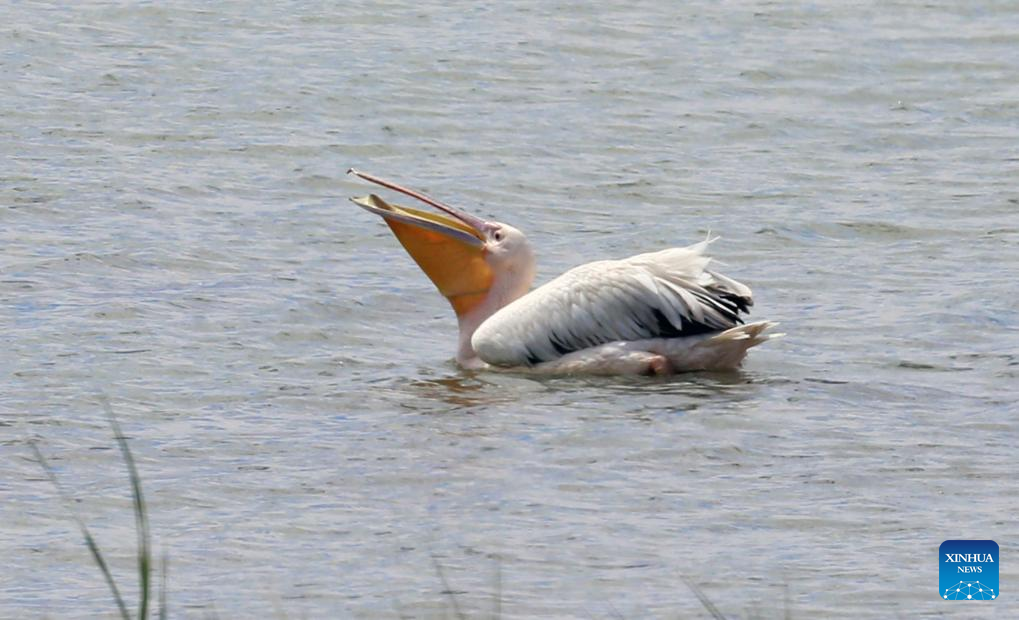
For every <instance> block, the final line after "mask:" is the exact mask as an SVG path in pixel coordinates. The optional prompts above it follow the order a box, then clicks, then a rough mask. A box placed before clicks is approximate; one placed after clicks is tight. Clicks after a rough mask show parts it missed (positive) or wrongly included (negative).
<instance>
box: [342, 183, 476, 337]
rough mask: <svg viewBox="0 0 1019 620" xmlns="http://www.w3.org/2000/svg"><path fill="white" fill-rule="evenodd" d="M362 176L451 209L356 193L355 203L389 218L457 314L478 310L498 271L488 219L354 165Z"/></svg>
mask: <svg viewBox="0 0 1019 620" xmlns="http://www.w3.org/2000/svg"><path fill="white" fill-rule="evenodd" d="M347 172H348V174H355V175H357V176H359V177H361V178H362V179H365V180H367V181H371V182H372V183H376V184H378V185H382V186H383V187H388V188H390V189H392V190H395V191H398V192H400V193H402V194H405V195H407V196H411V197H413V198H416V199H418V200H421V201H422V202H425V203H427V204H430V205H432V206H433V207H436V208H438V209H441V210H442V211H445V212H446V213H447V214H449V215H450V216H452V217H447V216H446V215H443V214H439V213H430V212H428V211H420V210H418V209H411V208H409V207H401V206H399V205H395V204H390V203H388V202H386V201H384V200H382V199H381V198H379V197H378V196H376V195H375V194H371V195H369V196H364V197H362V198H351V201H353V202H354V203H355V204H357V205H359V206H361V207H363V208H364V209H366V210H368V211H371V212H372V213H374V214H375V215H378V216H380V217H382V219H384V220H386V224H388V225H389V228H390V229H392V231H393V234H395V235H396V238H397V239H399V240H400V243H402V244H403V247H404V249H406V250H407V253H408V254H410V255H411V258H413V259H414V261H415V262H416V263H417V264H418V266H419V267H421V270H422V271H424V272H425V274H426V275H427V276H428V277H429V278H430V279H431V281H432V282H433V283H434V284H435V286H436V287H437V288H438V289H439V292H440V293H442V294H443V295H444V296H445V297H446V299H448V300H449V303H450V304H452V306H453V310H454V311H455V312H456V314H457V316H458V317H459V316H463V315H464V314H467V313H468V312H470V311H471V310H473V309H474V308H475V307H476V306H477V305H478V304H479V303H481V302H482V301H483V300H484V299H485V298H486V297H487V296H488V289H490V288H491V286H492V270H491V268H490V267H489V266H488V263H487V262H485V242H484V239H485V231H486V228H487V227H489V226H491V224H489V223H488V222H486V221H484V220H482V219H480V218H477V217H474V216H473V215H470V214H467V213H464V212H463V211H460V210H459V209H454V208H453V207H450V206H448V205H445V204H442V203H440V202H438V201H437V200H434V199H432V198H429V197H428V196H425V195H424V194H421V193H419V192H415V191H413V190H409V189H407V188H405V187H401V186H399V185H396V184H395V183H391V182H389V181H385V180H383V179H380V178H378V177H374V176H372V175H369V174H365V173H362V172H358V171H357V170H354V169H350V170H348V171H347Z"/></svg>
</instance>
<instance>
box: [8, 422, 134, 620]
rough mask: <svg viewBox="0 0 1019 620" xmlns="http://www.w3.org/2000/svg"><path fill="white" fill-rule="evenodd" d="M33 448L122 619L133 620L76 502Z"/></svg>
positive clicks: (32, 443) (34, 447) (35, 446)
mask: <svg viewBox="0 0 1019 620" xmlns="http://www.w3.org/2000/svg"><path fill="white" fill-rule="evenodd" d="M28 445H29V446H30V447H31V448H32V452H34V453H35V459H36V461H38V463H39V466H40V467H42V470H43V471H44V472H45V473H46V477H47V478H49V481H50V483H52V484H53V487H54V488H55V489H56V490H57V495H58V496H59V497H60V501H61V502H62V503H63V504H64V507H65V508H66V510H67V512H69V513H70V515H71V517H72V518H73V519H74V522H75V523H76V524H77V525H78V531H80V532H81V536H82V538H84V539H85V545H86V546H87V547H88V550H89V552H90V553H91V554H92V559H93V560H94V561H95V563H96V565H97V566H98V567H99V570H100V572H102V574H103V578H104V579H105V580H106V585H108V586H109V587H110V592H111V593H112V594H113V600H114V601H116V603H117V609H118V610H119V611H120V617H121V618H123V619H124V620H131V614H130V613H128V611H127V605H125V604H124V598H123V597H122V596H121V595H120V590H119V589H118V588H117V582H116V581H114V579H113V574H112V573H111V572H110V567H109V565H108V564H107V563H106V559H105V558H103V554H102V552H101V551H100V550H99V545H98V544H96V540H95V538H93V537H92V533H91V532H90V531H89V530H88V526H86V525H85V522H84V521H82V519H81V516H79V515H78V511H77V510H75V508H74V501H73V500H72V499H71V496H70V495H69V494H68V493H67V491H65V490H64V487H63V486H61V484H60V481H59V480H57V475H56V473H55V472H54V471H53V468H52V467H51V466H50V464H49V461H47V460H46V457H44V456H43V455H42V451H41V450H39V446H37V445H35V442H34V441H31V442H29V444H28Z"/></svg>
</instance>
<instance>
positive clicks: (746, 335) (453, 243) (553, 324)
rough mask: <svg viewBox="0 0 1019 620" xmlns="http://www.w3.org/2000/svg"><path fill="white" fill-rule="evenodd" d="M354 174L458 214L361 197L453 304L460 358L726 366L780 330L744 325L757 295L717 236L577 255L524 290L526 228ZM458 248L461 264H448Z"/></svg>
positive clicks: (513, 364) (653, 367)
mask: <svg viewBox="0 0 1019 620" xmlns="http://www.w3.org/2000/svg"><path fill="white" fill-rule="evenodd" d="M354 173H355V174H357V175H358V176H360V177H362V178H364V179H367V180H369V181H372V182H374V183H378V184H380V185H383V186H385V187H389V188H391V189H394V190H396V191H400V192H402V193H404V194H407V195H410V196H413V197H414V198H417V199H419V200H423V201H424V202H427V203H428V204H431V205H433V206H435V207H437V208H439V209H441V210H443V211H445V212H446V213H448V214H450V215H452V216H454V217H455V218H457V219H456V220H450V219H448V218H444V217H442V216H438V215H436V214H430V213H426V212H421V211H417V210H414V209H408V208H406V207H397V206H395V205H389V204H387V203H385V202H384V201H382V200H381V199H380V198H378V197H376V196H372V197H369V198H363V199H355V202H357V203H358V204H360V205H361V206H363V207H364V208H366V209H368V210H370V211H372V212H374V213H376V214H378V215H381V216H382V217H383V218H385V219H386V221H387V223H389V225H390V227H391V228H392V229H393V231H394V233H396V234H397V237H398V238H399V239H400V241H401V242H402V243H403V244H404V246H405V247H406V248H407V250H408V252H409V253H410V254H411V255H412V256H413V257H414V259H415V260H416V261H417V262H418V264H419V265H420V266H421V268H422V269H423V270H424V271H425V272H426V274H428V276H429V277H430V278H431V279H432V281H433V282H435V284H436V286H438V288H439V290H440V291H441V292H442V293H443V294H444V295H446V297H447V298H448V299H449V300H450V302H451V303H452V304H453V307H454V309H455V310H456V313H457V317H458V319H459V326H460V345H459V349H458V351H457V361H458V362H459V363H460V364H461V365H462V366H464V367H467V368H493V369H517V370H526V371H529V372H544V373H555V374H575V373H596V374H637V373H643V374H667V373H671V372H678V371H685V370H700V369H726V368H735V367H737V366H738V365H739V364H740V363H741V362H742V360H743V358H744V357H745V355H746V352H747V350H748V349H749V348H750V347H753V346H756V345H758V344H760V343H762V342H764V341H766V340H768V339H769V338H770V337H773V336H769V335H766V334H765V333H764V332H765V331H766V330H767V329H769V328H770V327H772V326H773V325H774V323H770V322H766V321H763V322H758V323H751V324H747V325H744V324H743V320H742V317H741V316H740V315H741V314H742V313H746V312H747V311H748V310H749V308H750V306H752V305H753V300H752V294H751V291H750V289H749V288H748V287H746V286H745V285H743V284H740V283H739V282H737V281H735V280H733V279H731V278H728V277H726V276H723V275H721V274H718V273H716V272H713V271H711V270H709V269H708V266H709V263H710V262H711V259H710V258H709V257H707V256H706V255H705V250H706V249H707V247H708V245H709V244H710V243H711V241H712V240H711V239H708V240H705V241H703V242H701V243H698V244H695V245H692V246H689V247H685V248H670V249H666V250H661V251H658V252H650V253H647V254H638V255H636V256H632V257H630V258H626V259H622V260H603V261H597V262H593V263H588V264H586V265H581V266H579V267H575V268H573V269H571V270H569V271H567V272H566V273H564V274H563V275H561V276H559V277H558V278H555V279H554V280H552V281H551V282H548V283H547V284H544V285H542V286H540V287H538V288H537V289H535V290H533V291H530V292H528V290H529V289H530V285H531V281H532V280H533V277H534V270H535V261H534V254H533V252H532V250H531V248H530V244H529V243H528V241H527V239H526V237H524V235H523V233H521V232H520V231H519V230H517V229H515V228H513V227H512V226H508V225H506V224H501V223H498V222H486V221H484V220H480V219H478V218H475V217H474V216H470V215H468V214H466V213H463V212H462V211H459V210H458V209H454V208H452V207H449V206H448V205H444V204H442V203H439V202H438V201H435V200H434V199H431V198H429V197H427V196H425V195H423V194H420V193H417V192H414V191H412V190H408V189H406V188H403V187H401V186H399V185H396V184H393V183H390V182H388V181H384V180H382V179H379V178H377V177H373V176H371V175H367V174H364V173H359V172H356V171H355V172H354ZM415 224H416V225H415ZM452 256H456V257H460V260H463V261H464V264H463V265H462V266H458V265H451V264H449V260H448V259H449V258H450V257H452ZM460 267H462V269H461V268H460Z"/></svg>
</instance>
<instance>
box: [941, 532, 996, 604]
mask: <svg viewBox="0 0 1019 620" xmlns="http://www.w3.org/2000/svg"><path fill="white" fill-rule="evenodd" d="M938 564H939V566H940V567H941V568H940V570H939V571H938V575H939V577H940V579H939V580H938V582H939V584H940V588H941V592H940V594H941V598H943V599H946V600H949V601H993V600H994V599H996V598H998V543H996V542H994V541H993V540H946V541H945V542H943V543H941V548H940V549H938Z"/></svg>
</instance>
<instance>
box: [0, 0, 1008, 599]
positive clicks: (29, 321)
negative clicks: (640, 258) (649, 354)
mask: <svg viewBox="0 0 1019 620" xmlns="http://www.w3.org/2000/svg"><path fill="white" fill-rule="evenodd" d="M0 77H2V82H3V84H4V87H3V88H2V89H0V109H2V110H3V111H4V113H3V115H2V116H0V134H2V140H0V243H2V250H0V298H2V302H3V303H2V305H0V321H2V330H0V339H2V340H0V345H2V349H3V352H2V353H0V370H2V372H3V377H4V384H3V389H2V390H0V458H2V462H3V463H4V466H3V474H2V475H0V558H3V562H4V568H3V575H2V579H0V616H2V617H11V618H14V617H60V618H91V617H96V616H97V615H101V614H110V613H113V612H114V611H115V608H114V607H113V605H112V603H111V600H110V597H109V594H108V592H107V590H106V586H105V585H104V583H103V581H102V578H101V577H100V575H99V573H98V571H97V570H96V568H95V566H94V565H92V563H91V561H90V559H89V557H88V555H87V551H86V550H85V548H84V547H83V545H82V544H81V542H80V539H79V537H78V535H77V533H76V530H75V529H74V525H73V522H72V521H71V520H70V519H69V517H68V516H67V513H66V512H65V511H64V510H63V509H62V507H61V505H60V502H59V500H58V499H57V497H56V495H55V492H54V491H53V489H52V487H51V486H50V485H49V484H48V483H47V482H46V480H45V478H44V477H43V475H42V473H41V471H40V469H39V467H38V465H37V464H36V463H35V462H34V460H33V459H32V456H31V452H30V450H29V448H28V441H29V440H30V439H32V438H34V439H37V440H38V441H39V445H40V447H41V449H42V451H43V452H44V453H45V454H46V455H47V456H48V457H49V458H50V459H51V460H52V463H53V465H54V467H55V469H56V473H57V474H58V476H59V477H60V479H61V480H62V481H63V482H64V483H65V484H66V485H67V487H68V488H69V489H70V490H71V491H72V492H73V493H74V494H75V496H76V497H77V498H78V500H79V501H78V502H77V507H78V509H79V510H80V511H81V513H82V515H83V516H84V518H85V519H86V521H87V522H88V523H89V525H90V526H91V527H92V529H93V531H94V533H95V534H96V536H97V538H98V539H99V541H100V543H101V545H102V546H103V547H104V548H105V549H106V550H107V553H109V554H110V556H111V561H112V564H113V568H114V571H115V573H116V574H117V575H118V576H119V577H120V578H121V580H122V587H123V588H124V589H125V591H126V594H128V595H129V597H132V598H133V596H134V593H135V586H134V581H133V579H134V577H133V566H132V561H133V560H132V558H133V553H134V542H135V541H134V532H133V517H132V513H131V508H130V506H131V504H130V497H129V494H128V493H129V487H128V485H127V480H126V476H125V473H124V470H123V467H122V464H121V462H120V461H119V457H118V454H117V452H116V449H115V444H114V443H113V441H112V438H111V436H110V432H109V429H108V427H107V425H106V422H105V419H104V417H103V413H102V406H101V398H100V394H106V395H107V396H108V397H109V399H110V401H111V403H112V405H113V407H114V409H115V410H116V412H117V414H118V416H119V418H120V420H121V422H122V424H123V426H124V429H125V431H126V432H127V434H128V435H129V436H130V439H131V445H132V447H133V449H134V451H135V456H136V458H137V461H138V467H139V469H140V471H141V475H142V477H143V481H144V484H145V490H146V493H147V498H148V502H149V508H150V512H151V520H152V528H153V532H154V537H155V540H156V545H157V553H163V552H165V554H166V556H167V557H168V558H169V567H170V569H169V579H168V583H169V594H168V601H169V606H170V612H171V615H172V616H174V617H208V616H209V615H215V616H218V617H226V618H240V617H282V616H286V617H311V618H325V617H361V618H375V617H399V616H403V617H442V616H443V615H445V614H449V613H451V612H452V611H453V608H452V605H453V600H451V597H450V596H449V595H448V594H444V590H446V588H447V586H445V585H444V584H443V580H445V581H446V582H448V588H449V589H450V590H452V591H453V593H454V594H453V597H454V598H455V601H456V604H457V605H458V606H459V607H460V608H461V609H462V610H463V611H464V613H466V614H468V615H470V616H472V617H473V616H481V617H485V616H484V615H485V614H487V613H489V611H490V610H492V609H493V606H495V605H496V601H499V603H498V604H499V605H501V613H502V615H503V616H504V617H507V618H524V617H539V616H540V617H561V618H574V617H594V618H604V617H625V618H644V617H663V618H664V617H684V618H685V617H707V612H706V610H705V609H704V608H703V607H702V605H701V604H700V603H699V602H698V600H697V597H696V596H695V595H694V594H693V593H692V592H691V590H690V589H689V588H688V587H687V586H686V585H685V584H684V580H688V581H689V582H691V583H693V584H695V585H696V586H697V587H699V588H700V589H701V590H702V591H703V592H704V594H705V595H706V596H707V597H708V598H710V599H711V600H712V601H713V602H714V604H715V605H717V606H718V607H719V608H720V609H721V610H722V612H723V613H725V614H726V615H728V616H732V617H736V618H758V617H761V618H771V617H785V616H786V614H789V617H792V618H822V617H823V618H862V617H875V618H878V617H880V618H888V617H903V618H907V617H909V618H912V617H924V616H928V617H930V616H938V617H940V616H942V615H943V616H945V617H974V616H976V617H983V616H986V617H992V616H995V617H1001V618H1005V617H1017V616H1019V605H1017V603H1016V600H1019V599H1017V596H1016V594H1015V592H1016V590H1019V569H1017V568H1016V567H1017V566H1019V525H1017V521H1016V513H1017V511H1019V475H1017V458H1016V457H1017V454H1019V452H1017V450H1019V448H1017V446H1019V421H1017V418H1019V405H1017V400H1019V381H1017V378H1019V284H1017V273H1019V189H1017V180H1019V5H1017V4H1016V3H1014V2H1010V1H1000V2H984V3H973V2H965V1H963V0H955V1H950V0H935V1H933V2H927V3H918V2H873V3H870V2H834V1H832V2H799V3H796V2H793V3H773V2H722V3H716V2H702V1H695V2H686V3H674V2H666V1H664V0H651V1H648V2H636V3H633V2H630V3H600V4H599V3H568V4H559V5H555V4H554V3H539V2H513V1H511V2H501V3H490V4H482V3H473V4H457V5H447V4H445V3H438V2H426V3H422V2H409V1H408V2H403V1H402V0H398V1H392V2H380V3H376V2H354V3H347V4H343V5H333V4H330V3H305V2H275V3H246V2H223V3H205V2H191V3H188V2H174V3H141V2H138V3H135V2H123V3H108V2H84V3H78V4H70V3H68V4H67V6H61V5H58V4H50V3H43V2H9V3H6V4H3V5H2V6H0ZM352 165H356V166H358V167H360V168H363V169H365V170H368V171H371V172H375V173H377V174H381V175H385V176H390V177H395V178H398V179H400V180H403V181H405V182H407V183H408V184H411V185H414V186H416V187H419V188H421V189H424V190H427V191H429V192H431V193H433V194H435V195H437V196H439V197H441V198H443V199H445V200H447V201H449V202H452V203H454V204H457V205H460V206H462V207H464V208H467V209H469V210H471V211H473V212H474V213H477V214H479V215H483V216H485V217H493V218H498V219H500V220H502V221H505V222H509V223H511V224H514V225H516V226H518V227H519V228H522V229H523V230H525V231H526V232H527V233H528V234H529V236H530V238H531V239H532V241H533V243H534V244H535V246H536V248H537V251H538V255H539V279H540V280H547V279H549V278H551V277H553V276H554V275H556V274H558V273H560V272H562V271H563V270H564V269H566V268H568V267H570V266H573V265H576V264H578V263H581V262H585V261H588V260H594V259H599V258H607V257H621V256H627V255H630V254H634V253H638V252H641V251H647V250H653V249H658V248H662V247H666V246H669V245H685V244H688V243H693V242H695V241H698V240H700V239H702V238H704V236H705V235H706V234H707V232H708V231H709V230H710V231H712V232H714V233H718V234H720V235H721V236H722V240H721V241H719V242H717V243H716V244H715V245H714V246H713V253H714V254H715V256H716V257H717V258H718V259H719V260H720V261H723V262H724V270H725V272H726V273H729V274H730V275H733V276H735V277H737V278H739V279H740V280H743V281H745V282H747V283H748V284H749V285H751V286H752V287H753V288H754V291H755V294H756V297H757V300H758V303H757V306H756V308H755V318H761V319H765V318H766V319H772V320H777V321H780V322H781V323H782V324H783V330H784V331H786V332H788V335H787V337H786V338H785V339H783V340H781V341H778V342H774V343H769V344H768V345H766V346H762V347H760V348H758V349H756V350H754V351H753V352H752V354H751V356H750V358H749V360H748V362H747V364H746V366H745V369H744V370H743V371H742V372H739V373H733V374H693V375H687V376H681V377H677V378H675V379H671V380H667V381H661V380H648V379H587V378H573V379H534V378H527V377H519V376H513V375H492V374H472V373H466V372H462V371H460V370H458V369H457V368H456V367H455V365H454V364H453V363H452V362H451V358H452V354H453V349H454V342H455V335H456V331H455V330H456V325H455V321H454V320H453V315H452V313H451V312H450V311H449V309H448V307H447V306H446V303H445V301H444V300H443V299H442V298H441V297H440V296H439V295H438V294H437V293H436V292H435V291H434V290H433V289H432V286H431V284H430V283H429V282H428V281H427V280H426V279H425V278H424V276H423V275H422V274H421V273H420V272H419V271H418V269H417V267H415V266H414V264H413V263H412V262H411V261H410V259H409V258H408V257H407V256H406V255H405V253H404V252H403V250H402V249H401V248H400V247H399V245H398V244H397V243H396V242H395V240H394V239H393V238H392V237H391V235H390V233H389V232H388V230H387V229H386V228H385V227H384V226H383V225H382V223H381V221H379V220H378V218H375V217H373V216H371V215H370V214H368V213H365V212H363V211H361V210H359V209H357V208H356V207H355V206H353V205H351V204H350V203H348V202H347V200H346V199H347V197H348V196H350V195H355V194H363V193H365V192H366V191H367V189H366V187H365V186H364V184H363V183H355V182H353V181H352V179H350V178H348V177H347V176H345V175H344V171H345V170H346V168H347V167H349V166H352ZM950 538H991V539H994V540H996V541H997V542H998V544H999V545H1000V547H1001V558H1002V560H1001V564H1000V568H1001V572H1002V578H1001V583H1002V591H1003V595H1002V597H1001V599H1000V600H998V601H995V602H993V603H986V604H981V605H974V604H966V603H948V602H945V601H942V600H940V599H939V598H938V595H937V569H938V563H937V549H938V546H939V545H940V543H941V542H942V541H943V540H945V539H950ZM437 565H438V566H439V567H440V568H438V569H437V568H436V566H437Z"/></svg>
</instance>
